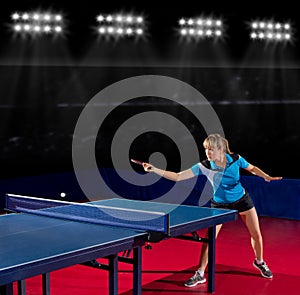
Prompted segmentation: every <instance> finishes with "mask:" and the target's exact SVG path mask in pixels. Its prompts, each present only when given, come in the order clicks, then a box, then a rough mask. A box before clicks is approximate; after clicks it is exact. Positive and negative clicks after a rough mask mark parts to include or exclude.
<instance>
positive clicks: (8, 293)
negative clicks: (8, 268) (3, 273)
mask: <svg viewBox="0 0 300 295" xmlns="http://www.w3.org/2000/svg"><path fill="white" fill-rule="evenodd" d="M0 295H13V283H11V284H7V285H3V286H0Z"/></svg>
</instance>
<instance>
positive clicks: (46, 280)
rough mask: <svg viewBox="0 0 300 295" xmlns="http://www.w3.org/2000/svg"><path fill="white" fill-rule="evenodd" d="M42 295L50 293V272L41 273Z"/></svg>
mask: <svg viewBox="0 0 300 295" xmlns="http://www.w3.org/2000/svg"><path fill="white" fill-rule="evenodd" d="M42 286H43V295H50V273H44V274H42Z"/></svg>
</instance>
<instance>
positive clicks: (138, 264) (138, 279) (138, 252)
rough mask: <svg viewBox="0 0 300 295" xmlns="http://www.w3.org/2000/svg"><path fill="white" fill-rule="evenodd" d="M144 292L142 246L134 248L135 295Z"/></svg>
mask: <svg viewBox="0 0 300 295" xmlns="http://www.w3.org/2000/svg"><path fill="white" fill-rule="evenodd" d="M141 294H142V247H140V246H138V247H136V248H134V249H133V295H141Z"/></svg>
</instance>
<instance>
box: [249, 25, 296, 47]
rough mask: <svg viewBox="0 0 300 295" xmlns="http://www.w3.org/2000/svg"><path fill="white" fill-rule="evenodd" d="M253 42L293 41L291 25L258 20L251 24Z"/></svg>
mask: <svg viewBox="0 0 300 295" xmlns="http://www.w3.org/2000/svg"><path fill="white" fill-rule="evenodd" d="M250 38H251V39H252V40H262V41H272V42H287V41H290V40H291V39H292V31H291V25H290V24H289V23H280V22H274V21H271V20H269V21H263V20H257V21H254V22H252V23H251V32H250Z"/></svg>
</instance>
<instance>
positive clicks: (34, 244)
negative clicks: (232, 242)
mask: <svg viewBox="0 0 300 295" xmlns="http://www.w3.org/2000/svg"><path fill="white" fill-rule="evenodd" d="M91 204H95V205H107V206H112V207H121V208H130V209H138V210H146V211H157V212H164V213H169V214H170V237H176V236H178V235H181V234H186V233H189V232H192V231H196V230H199V229H202V228H206V227H210V226H215V225H216V224H220V223H224V222H228V221H231V220H234V219H236V215H237V213H236V211H234V210H223V209H212V208H204V207H196V206H185V205H175V204H165V203H158V202H148V201H136V200H128V199H108V200H101V201H95V202H91ZM0 228H1V231H0V251H1V259H0V285H4V284H8V283H11V282H14V281H17V280H22V279H25V278H28V277H30V276H34V275H37V274H42V273H46V272H50V271H53V270H56V269H60V268H63V267H68V266H71V265H75V264H78V263H82V262H85V261H88V260H91V259H95V258H100V257H105V256H108V255H112V254H117V253H119V252H120V251H125V250H128V249H131V248H132V247H133V246H134V244H135V243H136V242H137V241H142V240H146V238H147V236H148V234H149V233H147V231H143V230H135V229H129V228H122V227H117V226H107V225H99V224H91V223H85V222H76V221H70V220H64V219H58V218H52V217H45V216H39V215H32V214H26V213H12V214H6V215H2V216H0Z"/></svg>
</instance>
